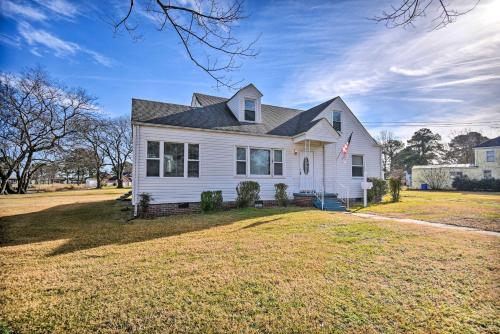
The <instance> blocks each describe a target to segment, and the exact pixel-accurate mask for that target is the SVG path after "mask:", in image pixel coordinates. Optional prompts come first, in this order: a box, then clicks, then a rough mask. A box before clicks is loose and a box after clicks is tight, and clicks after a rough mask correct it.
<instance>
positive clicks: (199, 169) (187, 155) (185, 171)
mask: <svg viewBox="0 0 500 334" xmlns="http://www.w3.org/2000/svg"><path fill="white" fill-rule="evenodd" d="M189 145H198V159H189ZM184 152H186V154H184V175H185V176H186V178H190V179H197V178H199V177H200V174H201V168H200V167H201V166H200V144H197V143H185V144H184ZM190 161H196V162H198V176H189V168H188V166H189V162H190Z"/></svg>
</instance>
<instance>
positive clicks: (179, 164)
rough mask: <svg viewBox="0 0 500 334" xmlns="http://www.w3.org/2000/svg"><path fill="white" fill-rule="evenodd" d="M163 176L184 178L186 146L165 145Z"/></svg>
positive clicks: (176, 144)
mask: <svg viewBox="0 0 500 334" xmlns="http://www.w3.org/2000/svg"><path fill="white" fill-rule="evenodd" d="M163 148H164V152H163V176H166V177H182V176H184V144H183V143H164V147H163Z"/></svg>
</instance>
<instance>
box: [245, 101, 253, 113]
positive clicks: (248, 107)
mask: <svg viewBox="0 0 500 334" xmlns="http://www.w3.org/2000/svg"><path fill="white" fill-rule="evenodd" d="M245 110H251V111H255V101H254V100H245Z"/></svg>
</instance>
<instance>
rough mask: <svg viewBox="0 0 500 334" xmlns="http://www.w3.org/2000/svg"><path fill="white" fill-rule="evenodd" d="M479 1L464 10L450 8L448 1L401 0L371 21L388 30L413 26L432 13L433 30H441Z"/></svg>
mask: <svg viewBox="0 0 500 334" xmlns="http://www.w3.org/2000/svg"><path fill="white" fill-rule="evenodd" d="M479 1H480V0H476V1H475V2H474V3H473V4H472V5H470V6H469V7H468V8H466V9H464V10H459V9H455V8H452V7H451V6H450V4H449V1H448V0H401V2H400V3H399V4H398V5H391V9H390V10H388V11H383V12H382V15H380V16H375V17H373V18H372V20H375V21H377V22H383V23H384V24H385V25H386V26H387V27H388V28H395V27H403V28H406V27H408V26H413V25H414V22H415V21H416V20H417V19H418V18H420V17H424V16H427V14H429V13H432V14H431V15H432V23H433V26H434V29H438V28H443V27H445V26H447V25H448V24H450V23H453V22H455V21H456V19H457V18H458V17H459V16H461V15H464V14H467V13H468V12H470V11H471V10H473V9H474V8H475V7H476V6H477V4H478V3H479Z"/></svg>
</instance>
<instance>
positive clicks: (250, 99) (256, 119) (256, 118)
mask: <svg viewBox="0 0 500 334" xmlns="http://www.w3.org/2000/svg"><path fill="white" fill-rule="evenodd" d="M246 100H249V101H253V106H254V109H255V110H254V113H255V120H254V121H249V120H247V119H246V117H245V116H246V115H245V111H246V107H245V101H246ZM243 121H244V122H250V123H258V122H259V115H258V113H257V99H255V98H253V97H245V96H244V97H243Z"/></svg>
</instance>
